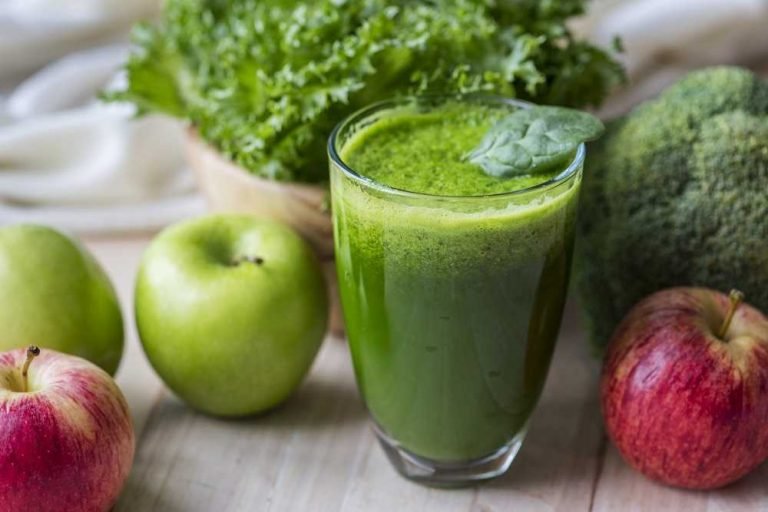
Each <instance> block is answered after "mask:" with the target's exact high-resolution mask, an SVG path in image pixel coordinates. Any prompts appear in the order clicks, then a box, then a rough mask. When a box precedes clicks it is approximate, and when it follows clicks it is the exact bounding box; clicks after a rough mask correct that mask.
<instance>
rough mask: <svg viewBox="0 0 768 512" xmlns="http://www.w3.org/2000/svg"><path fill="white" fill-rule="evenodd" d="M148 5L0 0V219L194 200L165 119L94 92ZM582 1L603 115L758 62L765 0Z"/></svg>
mask: <svg viewBox="0 0 768 512" xmlns="http://www.w3.org/2000/svg"><path fill="white" fill-rule="evenodd" d="M158 7H159V0H130V1H127V0H0V225H2V224H7V223H14V222H39V223H45V224H49V225H53V226H56V227H59V228H62V229H65V230H69V231H75V232H81V233H82V232H86V233H105V232H124V231H132V230H150V229H156V228H158V227H161V226H163V225H165V224H167V223H170V222H173V221H175V220H178V219H181V218H184V217H187V216H190V215H194V214H196V213H199V212H201V211H202V210H203V208H204V206H203V201H202V199H201V198H200V197H199V196H198V194H197V193H196V192H195V190H194V184H193V182H192V177H191V173H189V172H188V171H186V169H185V166H184V163H183V155H182V146H181V137H182V132H181V128H180V126H179V124H178V123H176V122H174V121H171V120H168V119H162V118H158V117H150V118H145V119H140V120H134V119H133V118H132V111H131V109H130V108H129V107H127V106H121V105H104V104H101V103H99V102H98V100H96V99H95V98H96V95H97V93H98V92H99V91H100V90H101V89H102V88H103V87H105V86H107V85H108V84H109V83H110V82H111V81H113V80H115V78H114V77H115V74H116V72H117V70H118V68H119V67H120V63H121V62H122V61H123V59H124V58H125V55H126V53H127V46H126V45H125V40H126V38H127V33H128V29H129V27H130V25H131V24H132V23H133V22H134V21H136V20H137V19H141V18H145V17H148V16H152V15H153V14H154V13H155V12H156V11H157V9H158ZM592 7H593V9H592V12H591V14H590V15H589V16H587V17H586V18H585V19H583V20H579V21H578V22H577V23H576V24H575V28H576V30H577V32H580V33H581V34H584V35H586V36H588V37H591V38H592V39H594V40H596V41H597V42H599V43H602V44H609V43H610V41H611V40H612V38H613V36H614V35H616V34H619V35H621V36H622V38H623V39H624V44H625V48H626V53H625V54H624V55H623V57H622V58H623V59H624V61H625V64H626V66H627V69H628V72H629V76H630V78H631V80H632V82H631V87H628V88H627V89H626V90H624V91H622V92H621V93H620V94H618V95H617V96H616V97H615V98H612V99H611V101H609V102H608V104H607V105H606V107H605V108H604V109H603V114H605V115H607V116H612V115H616V114H619V113H621V112H624V111H626V110H627V109H628V108H629V107H630V106H632V105H633V104H635V103H637V102H638V101H641V100H642V99H645V98H647V97H649V96H652V95H654V94H656V93H657V92H658V91H659V90H660V89H661V88H663V87H664V86H666V85H667V84H668V83H669V82H671V81H672V80H675V79H676V78H677V77H679V76H680V75H681V74H683V73H685V72H686V71H687V70H689V69H691V68H694V67H699V66H703V65H708V64H717V63H736V64H744V65H753V67H760V66H761V64H759V63H761V62H762V63H764V64H768V30H766V28H765V27H766V26H768V0H596V1H595V2H594V5H593V6H592ZM116 41H117V42H118V43H115V42H116ZM765 68H768V65H766V66H765ZM35 70H36V71H35Z"/></svg>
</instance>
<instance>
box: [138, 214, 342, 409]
mask: <svg viewBox="0 0 768 512" xmlns="http://www.w3.org/2000/svg"><path fill="white" fill-rule="evenodd" d="M135 297H136V304H135V306H136V323H137V326H138V330H139V336H140V338H141V342H142V344H143V346H144V350H145V352H146V354H147V357H148V358H149V361H150V362H151V364H152V366H153V367H154V368H155V370H156V371H157V373H158V374H159V375H160V377H161V378H162V379H163V380H164V381H165V383H166V384H167V385H168V387H169V388H171V390H172V391H173V392H174V393H176V395H178V396H179V397H180V398H181V399H182V400H183V401H185V402H186V403H187V404H189V405H190V406H192V407H194V408H195V409H198V410H200V411H203V412H205V413H208V414H213V415H218V416H247V415H252V414H256V413H259V412H262V411H265V410H267V409H270V408H272V407H274V406H276V405H278V404H280V403H281V402H283V401H284V400H285V399H286V398H287V397H288V396H289V395H290V394H291V393H292V392H293V391H294V390H295V389H296V388H297V387H298V385H299V384H300V383H301V381H302V379H303V378H304V375H305V374H306V373H307V371H308V370H309V367H310V366H311V364H312V361H313V360H314V358H315V355H316V354H317V351H318V348H319V347H320V344H321V342H322V340H323V337H324V336H325V330H326V322H327V318H328V297H327V292H326V288H325V281H324V279H323V274H322V271H321V269H320V266H319V263H318V262H317V260H316V258H315V255H314V253H313V252H312V250H311V248H310V247H309V246H308V245H307V243H306V242H304V240H302V239H301V238H300V237H299V235H297V234H296V233H295V232H294V231H292V230H291V229H290V228H288V227H286V226H284V225H282V224H277V223H275V222H273V221H268V220H263V219H259V218H256V217H250V216H245V215H232V214H225V215H210V216H206V217H201V218H198V219H193V220H189V221H186V222H182V223H180V224H177V225H175V226H172V227H170V228H168V229H166V230H165V231H163V232H162V233H161V234H160V235H158V237H157V238H155V240H154V241H153V242H152V244H151V245H150V247H149V248H148V249H147V251H146V252H145V253H144V256H143V258H142V262H141V266H140V268H139V275H138V277H137V282H136V296H135Z"/></svg>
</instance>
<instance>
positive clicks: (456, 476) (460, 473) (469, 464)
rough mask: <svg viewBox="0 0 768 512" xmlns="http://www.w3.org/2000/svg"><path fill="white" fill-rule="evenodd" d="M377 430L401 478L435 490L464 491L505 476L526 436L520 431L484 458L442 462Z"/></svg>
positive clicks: (379, 429) (385, 450)
mask: <svg viewBox="0 0 768 512" xmlns="http://www.w3.org/2000/svg"><path fill="white" fill-rule="evenodd" d="M374 430H375V432H376V437H378V439H379V443H381V446H382V448H384V453H386V454H387V457H388V458H389V461H390V462H391V463H392V465H393V466H395V469H397V471H398V472H399V473H400V474H401V475H403V476H404V477H405V478H408V479H409V480H413V481H414V482H417V483H420V484H423V485H428V486H432V487H464V486H468V485H472V484H475V483H479V482H482V481H484V480H490V479H492V478H496V477H499V476H501V475H503V474H504V473H506V471H507V470H508V469H509V466H510V465H511V464H512V461H513V460H515V456H516V455H517V452H518V451H520V447H521V446H522V444H523V439H524V438H525V432H526V430H525V429H523V430H521V431H520V432H519V433H518V434H517V435H516V436H515V437H514V438H512V440H511V441H509V442H508V443H507V444H505V445H504V446H502V447H501V448H499V449H498V450H497V451H495V452H494V453H492V454H490V455H486V456H485V457H481V458H479V459H473V460H466V461H457V462H443V461H436V460H433V459H429V458H426V457H421V456H420V455H416V454H414V453H412V452H410V451H408V450H406V449H405V448H403V447H402V446H401V445H400V444H399V443H398V442H397V441H395V440H394V439H392V438H391V437H390V436H389V435H387V433H386V432H384V431H383V430H382V429H381V428H379V426H378V425H376V424H375V423H374Z"/></svg>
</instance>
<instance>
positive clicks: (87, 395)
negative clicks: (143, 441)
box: [0, 347, 134, 512]
mask: <svg viewBox="0 0 768 512" xmlns="http://www.w3.org/2000/svg"><path fill="white" fill-rule="evenodd" d="M38 354H39V357H38V358H37V359H35V356H36V355H38ZM33 359H34V361H33ZM133 452H134V435H133V426H132V423H131V418H130V414H129V412H128V406H127V404H126V402H125V398H124V397H123V395H122V393H121V392H120V389H119V388H118V387H117V385H116V384H115V382H114V381H113V380H112V378H111V377H110V376H109V375H108V374H107V373H106V372H105V371H104V370H102V369H100V368H99V367H97V366H96V365H94V364H92V363H90V362H88V361H86V360H84V359H80V358H78V357H74V356H70V355H65V354H62V353H60V352H56V351H53V350H44V351H43V352H42V354H40V350H39V349H37V348H36V347H30V348H29V349H27V350H24V349H21V350H14V351H11V352H5V353H2V354H0V510H2V511H9V512H10V511H30V512H64V511H66V512H106V511H107V510H109V509H110V508H111V507H112V505H114V503H115V501H116V500H117V497H118V495H119V493H120V490H121V489H122V487H123V484H124V482H125V479H126V477H127V476H128V472H129V471H130V468H131V463H132V461H133Z"/></svg>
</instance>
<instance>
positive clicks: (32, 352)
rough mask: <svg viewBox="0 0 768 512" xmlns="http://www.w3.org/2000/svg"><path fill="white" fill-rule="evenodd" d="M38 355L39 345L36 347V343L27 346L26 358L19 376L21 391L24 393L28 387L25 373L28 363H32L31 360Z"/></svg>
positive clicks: (27, 369)
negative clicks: (21, 382)
mask: <svg viewBox="0 0 768 512" xmlns="http://www.w3.org/2000/svg"><path fill="white" fill-rule="evenodd" d="M39 355H40V347H37V346H36V345H30V346H29V348H27V360H26V361H24V366H22V367H21V378H22V381H23V389H22V392H23V393H26V392H27V389H28V388H29V386H28V384H27V373H28V372H29V365H30V364H32V360H33V359H34V358H36V357H37V356H39Z"/></svg>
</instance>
